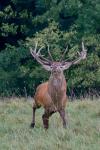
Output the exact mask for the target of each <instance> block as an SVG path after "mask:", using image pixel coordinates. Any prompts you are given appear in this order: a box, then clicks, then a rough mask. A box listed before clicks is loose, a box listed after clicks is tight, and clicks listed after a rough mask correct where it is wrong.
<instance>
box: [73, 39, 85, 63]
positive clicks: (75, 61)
mask: <svg viewBox="0 0 100 150" xmlns="http://www.w3.org/2000/svg"><path fill="white" fill-rule="evenodd" d="M78 54H79V58H78V59H76V60H74V61H73V64H77V63H79V62H80V61H81V60H84V59H85V58H86V55H87V49H85V47H84V43H83V42H82V51H81V52H78Z"/></svg>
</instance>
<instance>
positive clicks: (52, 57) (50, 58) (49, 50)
mask: <svg viewBox="0 0 100 150" xmlns="http://www.w3.org/2000/svg"><path fill="white" fill-rule="evenodd" d="M47 46H48V54H49V57H50V59H51V60H52V61H54V60H53V57H52V55H51V53H50V50H49V45H47Z"/></svg>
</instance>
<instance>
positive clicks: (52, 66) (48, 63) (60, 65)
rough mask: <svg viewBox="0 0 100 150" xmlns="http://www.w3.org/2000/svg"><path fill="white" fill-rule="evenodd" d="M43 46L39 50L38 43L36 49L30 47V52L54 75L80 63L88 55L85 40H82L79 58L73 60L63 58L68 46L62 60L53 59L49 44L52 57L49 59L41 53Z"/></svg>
mask: <svg viewBox="0 0 100 150" xmlns="http://www.w3.org/2000/svg"><path fill="white" fill-rule="evenodd" d="M43 48H44V47H41V48H40V49H39V50H38V51H37V43H36V45H35V49H34V50H33V49H32V48H30V52H31V54H32V56H33V57H34V58H35V59H36V60H37V62H38V63H40V64H41V65H42V66H43V68H44V69H46V70H47V71H51V73H52V74H53V75H59V74H61V73H62V72H63V71H64V70H66V69H68V68H69V67H71V66H72V65H75V64H78V63H79V62H80V61H81V60H84V59H85V58H86V55H87V50H86V49H85V47H84V43H83V42H82V51H81V52H78V58H77V59H75V60H73V61H67V60H63V58H64V56H65V53H66V51H67V49H68V47H67V48H66V50H65V52H64V53H63V55H62V58H61V60H60V61H54V60H53V58H52V55H51V53H50V51H49V46H48V54H49V57H50V59H47V58H45V57H44V56H43V55H41V53H40V51H41V50H42V49H43Z"/></svg>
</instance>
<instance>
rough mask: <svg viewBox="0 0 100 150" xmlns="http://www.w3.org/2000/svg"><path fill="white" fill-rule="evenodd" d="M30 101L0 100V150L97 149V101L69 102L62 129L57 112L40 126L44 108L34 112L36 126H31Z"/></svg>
mask: <svg viewBox="0 0 100 150" xmlns="http://www.w3.org/2000/svg"><path fill="white" fill-rule="evenodd" d="M31 104H32V102H31V101H30V102H25V101H24V100H21V99H19V100H9V101H3V102H0V150H100V100H97V101H89V100H87V101H75V102H73V103H71V102H69V104H68V106H67V108H66V111H67V112H68V118H69V126H68V128H67V129H63V127H62V122H61V118H60V116H59V114H57V113H56V114H54V115H53V116H52V117H51V118H50V127H49V129H48V131H45V130H44V129H43V125H42V114H43V109H38V110H37V112H36V126H35V128H34V129H31V128H30V123H31V118H32V106H31Z"/></svg>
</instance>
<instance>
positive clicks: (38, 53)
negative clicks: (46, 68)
mask: <svg viewBox="0 0 100 150" xmlns="http://www.w3.org/2000/svg"><path fill="white" fill-rule="evenodd" d="M43 48H44V46H42V47H41V48H40V49H39V50H38V52H37V55H39V54H40V51H41V50H42V49H43Z"/></svg>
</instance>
